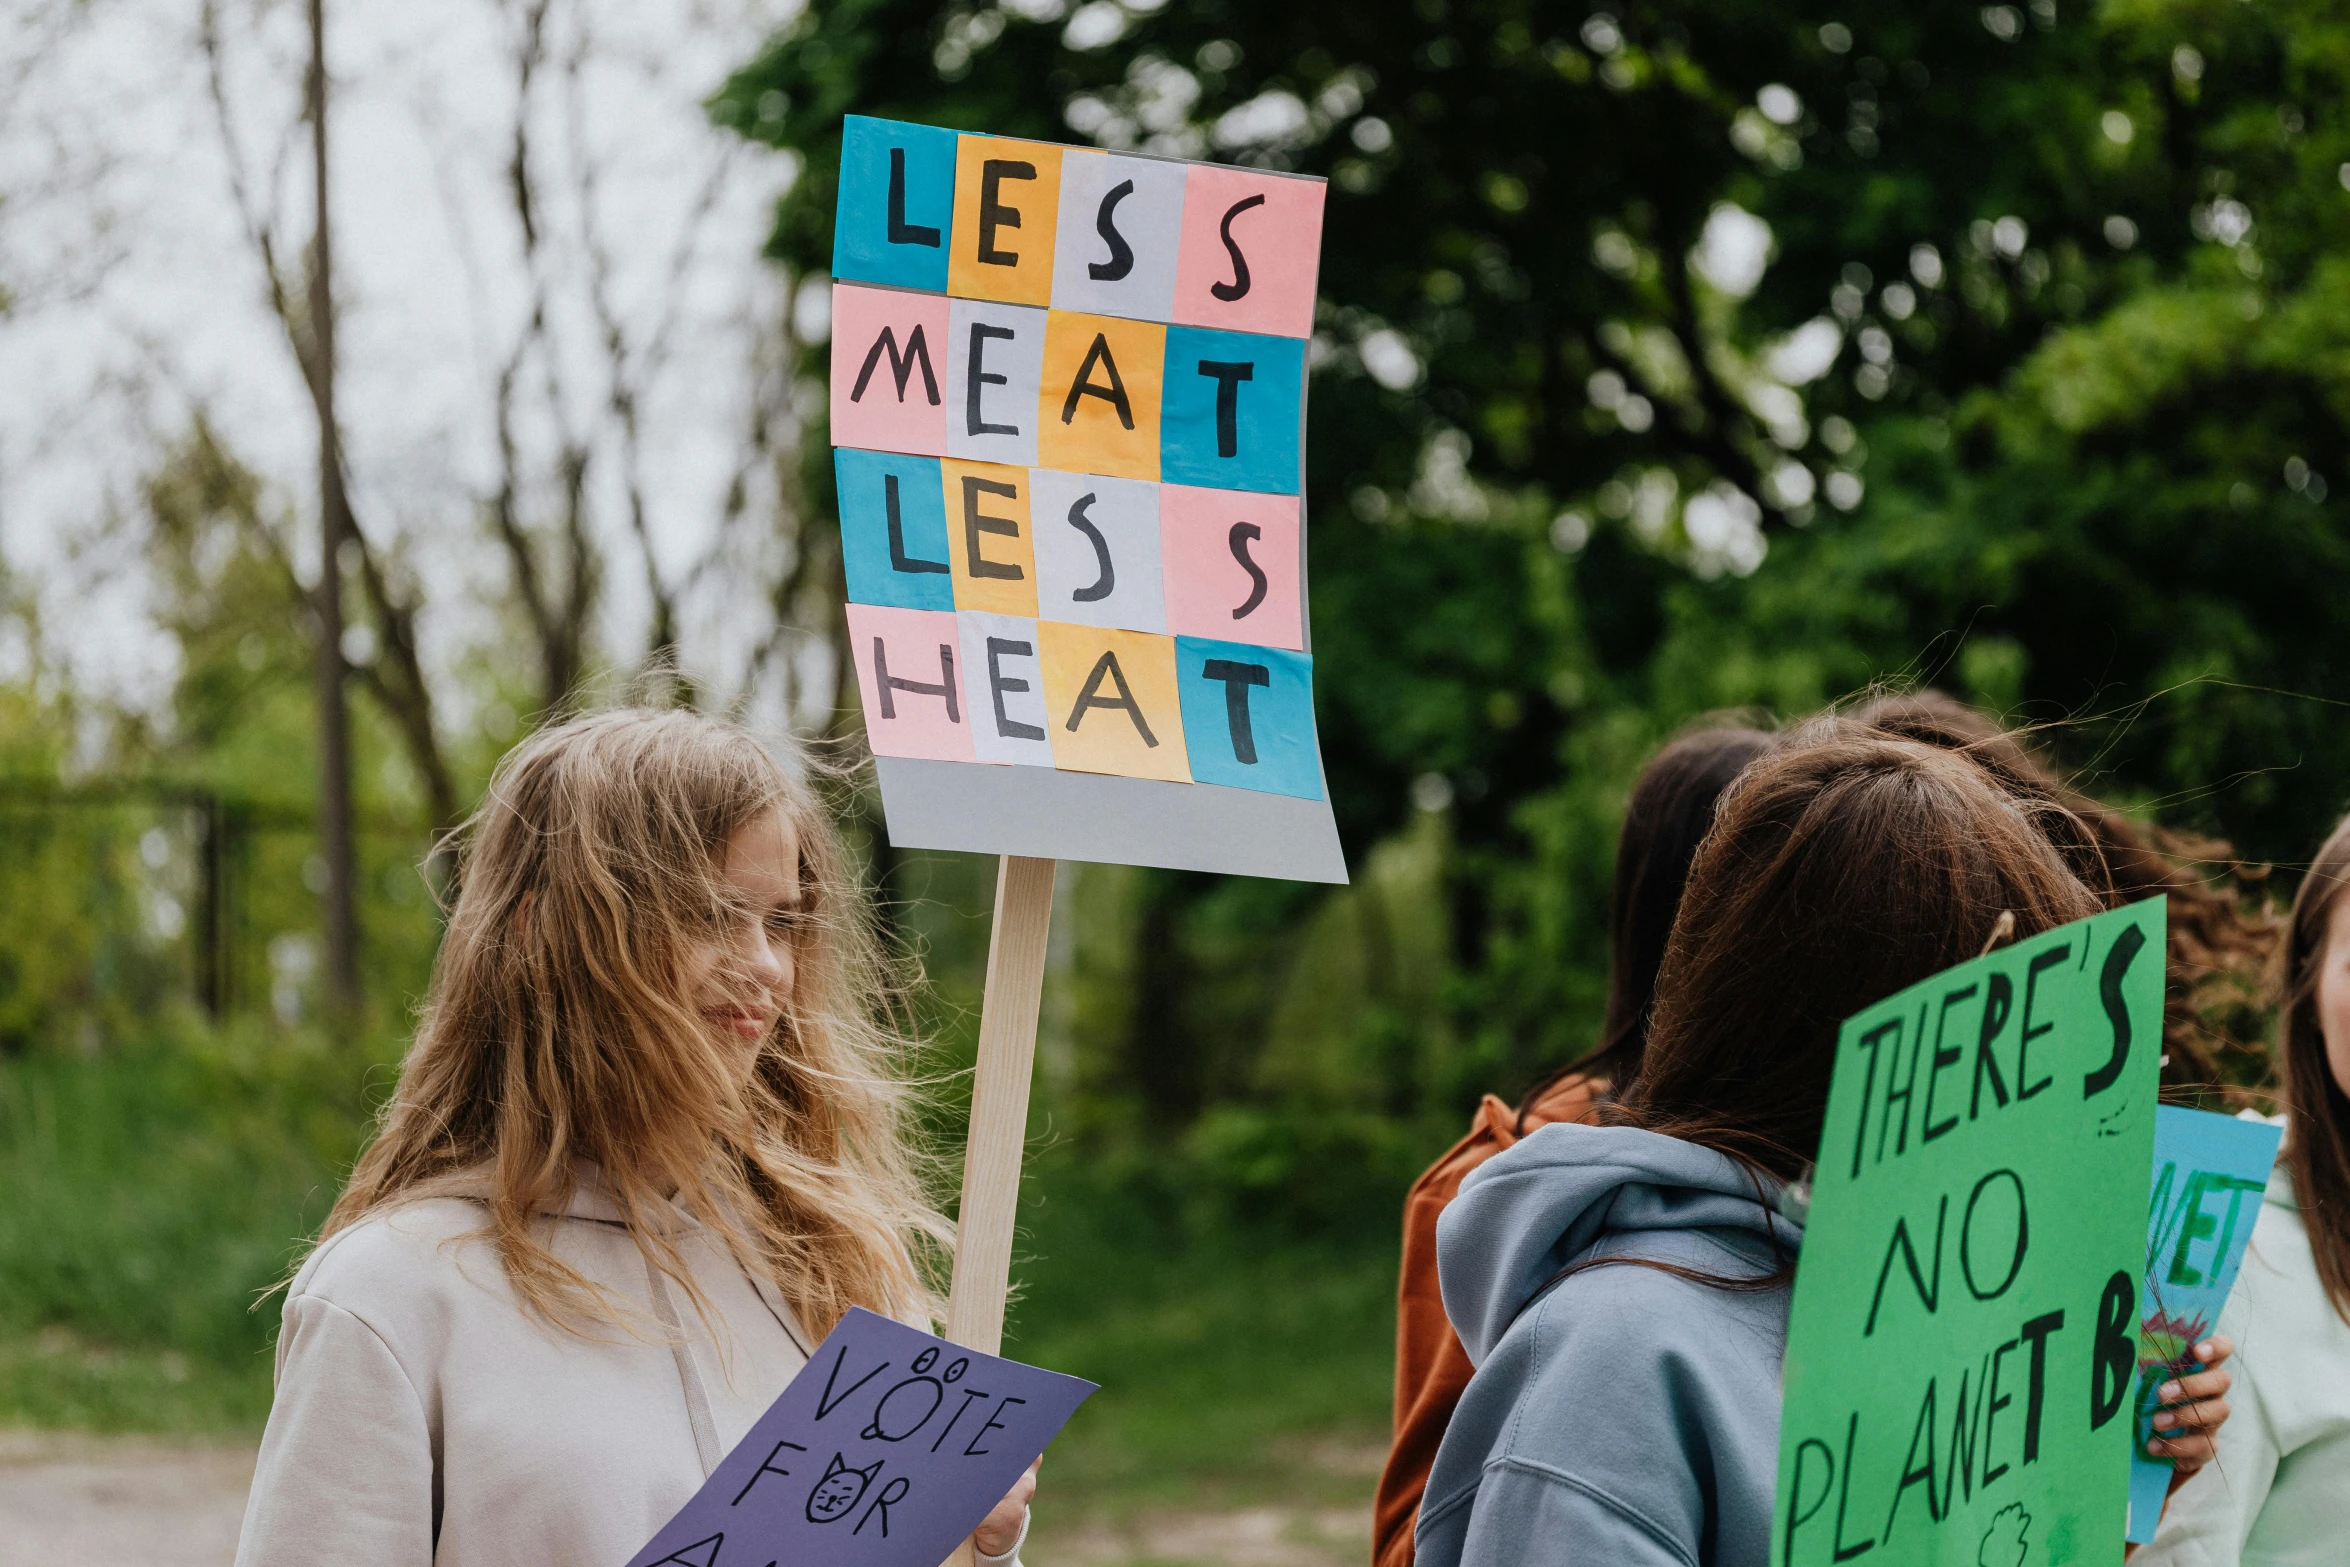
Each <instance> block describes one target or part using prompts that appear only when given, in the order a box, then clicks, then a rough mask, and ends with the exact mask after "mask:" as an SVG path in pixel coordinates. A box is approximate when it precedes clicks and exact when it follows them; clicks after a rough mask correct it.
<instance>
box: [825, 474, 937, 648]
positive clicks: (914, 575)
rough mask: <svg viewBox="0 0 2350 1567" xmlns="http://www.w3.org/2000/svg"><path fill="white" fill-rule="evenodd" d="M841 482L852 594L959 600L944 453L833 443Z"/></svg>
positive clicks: (931, 603) (881, 599) (922, 601)
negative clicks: (950, 553) (950, 550)
mask: <svg viewBox="0 0 2350 1567" xmlns="http://www.w3.org/2000/svg"><path fill="white" fill-rule="evenodd" d="M832 472H833V478H834V480H835V481H836V483H837V484H838V486H839V489H840V547H841V558H842V561H843V563H844V564H845V565H846V566H847V568H848V578H849V601H850V602H851V603H855V604H888V605H891V606H893V607H895V608H898V609H946V610H951V609H953V608H954V607H955V579H954V577H953V576H952V574H951V573H950V572H949V570H948V566H947V558H948V557H947V506H946V492H945V490H944V488H943V487H942V485H941V483H940V479H939V468H938V459H937V458H935V457H907V456H904V455H901V454H900V453H897V452H861V451H858V450H857V449H856V448H854V447H849V446H836V447H834V448H833V450H832Z"/></svg>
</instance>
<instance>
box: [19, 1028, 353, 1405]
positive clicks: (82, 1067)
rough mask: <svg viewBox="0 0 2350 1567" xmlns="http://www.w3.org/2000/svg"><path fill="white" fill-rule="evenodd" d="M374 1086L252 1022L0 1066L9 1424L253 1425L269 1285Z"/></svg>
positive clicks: (262, 1401)
mask: <svg viewBox="0 0 2350 1567" xmlns="http://www.w3.org/2000/svg"><path fill="white" fill-rule="evenodd" d="M394 1048H396V1047H395V1046H393V1045H392V1044H391V1042H389V1041H386V1042H384V1043H383V1047H382V1048H379V1049H376V1050H372V1051H370V1052H368V1053H367V1055H366V1056H365V1057H364V1059H365V1060H366V1061H369V1062H373V1063H375V1064H378V1065H381V1064H384V1063H386V1062H388V1060H389V1059H390V1056H391V1052H392V1050H393V1049H394ZM364 1080H365V1078H364V1077H363V1074H362V1073H361V1072H360V1071H357V1070H354V1061H353V1059H352V1057H351V1055H350V1053H349V1052H348V1050H347V1049H344V1048H337V1047H334V1046H330V1045H329V1043H328V1042H327V1041H325V1040H323V1039H320V1038H318V1037H316V1036H314V1035H295V1036H292V1037H287V1036H283V1035H280V1034H279V1033H277V1031H275V1030H272V1029H264V1028H262V1027H260V1026H258V1025H253V1026H247V1027H240V1028H235V1029H230V1030H226V1031H213V1030H209V1029H204V1028H201V1027H197V1026H193V1025H191V1026H188V1027H185V1028H181V1029H165V1030H159V1031H155V1032H153V1033H151V1034H150V1035H149V1036H147V1037H145V1038H143V1039H139V1040H136V1041H134V1042H130V1043H126V1044H123V1045H121V1046H120V1047H118V1048H117V1049H116V1050H114V1051H112V1052H110V1053H108V1054H107V1055H105V1056H100V1057H95V1058H64V1059H61V1058H58V1057H55V1056H52V1055H32V1056H27V1057H23V1058H20V1059H17V1060H13V1061H6V1062H0V1189H5V1190H6V1191H7V1192H8V1193H9V1199H10V1200H9V1201H8V1202H7V1203H6V1204H4V1205H0V1422H6V1421H10V1420H15V1421H31V1422H34V1423H38V1424H57V1425H76V1426H91V1427H97V1428H101V1429H117V1428H119V1429H134V1430H140V1429H148V1430H151V1429H158V1428H161V1429H191V1428H192V1429H202V1428H206V1427H212V1426H218V1425H223V1424H228V1425H245V1424H250V1423H257V1422H258V1421H259V1419H260V1417H261V1416H262V1415H263V1414H264V1413H266V1411H267V1409H268V1407H269V1346H270V1343H271V1341H272V1340H273V1339H274V1337H275V1328H276V1322H277V1310H276V1306H275V1304H274V1302H273V1301H271V1300H268V1299H265V1296H266V1295H267V1292H268V1291H269V1290H270V1289H271V1288H272V1287H273V1286H274V1285H276V1284H277V1283H279V1282H280V1281H281V1280H282V1279H284V1278H285V1276H286V1274H287V1272H288V1270H289V1268H290V1266H291V1265H292V1263H293V1261H294V1260H295V1259H297V1258H298V1257H299V1256H300V1255H301V1252H302V1250H303V1248H304V1245H305V1239H304V1238H305V1237H306V1236H308V1235H311V1234H315V1233H316V1230H317V1226H318V1223H319V1221H320V1220H321V1219H323V1218H324V1217H325V1216H326V1210H327V1207H328V1205H329V1204H331V1203H332V1201H333V1200H334V1195H335V1193H336V1192H337V1191H338V1190H339V1189H340V1186H341V1183H342V1177H343V1174H344V1172H345V1170H346V1169H347V1168H348V1167H349V1163H350V1161H351V1159H352V1158H353V1157H354V1156H355V1155H356V1153H357V1151H358V1147H359V1142H360V1138H361V1135H362V1132H363V1129H364V1128H365V1126H366V1124H367V1115H368V1106H367V1105H366V1104H365V1102H364V1100H363V1095H362V1093H361V1090H360V1085H361V1083H362V1082H363V1081H364ZM384 1080H385V1079H383V1078H380V1077H379V1078H378V1079H377V1082H378V1085H379V1086H380V1085H381V1083H382V1082H383V1081H384Z"/></svg>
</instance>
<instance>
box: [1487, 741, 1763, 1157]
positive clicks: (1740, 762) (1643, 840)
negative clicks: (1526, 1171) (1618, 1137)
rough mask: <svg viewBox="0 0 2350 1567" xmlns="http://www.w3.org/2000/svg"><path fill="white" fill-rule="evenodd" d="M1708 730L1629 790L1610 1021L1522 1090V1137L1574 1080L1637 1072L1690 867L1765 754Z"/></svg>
mask: <svg viewBox="0 0 2350 1567" xmlns="http://www.w3.org/2000/svg"><path fill="white" fill-rule="evenodd" d="M1700 722H1701V723H1704V724H1706V725H1707V727H1704V728H1698V729H1693V730H1691V731H1689V732H1688V733H1685V734H1683V735H1681V736H1680V737H1679V738H1678V739H1675V740H1672V741H1669V742H1668V743H1667V744H1666V745H1665V747H1664V748H1663V749H1662V750H1660V751H1658V752H1657V753H1656V755H1654V756H1652V757H1650V758H1649V759H1648V765H1647V766H1645V767H1643V768H1641V769H1640V777H1639V779H1638V781H1637V782H1635V783H1634V784H1633V785H1632V798H1631V799H1630V800H1628V801H1626V802H1625V805H1624V826H1623V831H1622V832H1621V834H1620V835H1619V836H1618V837H1617V839H1616V871H1615V892H1614V898H1613V901H1612V903H1611V904H1610V906H1609V910H1608V937H1609V940H1608V982H1607V1019H1606V1021H1605V1022H1604V1023H1603V1024H1601V1026H1600V1033H1599V1045H1598V1047H1597V1048H1595V1049H1593V1050H1592V1051H1591V1052H1590V1053H1588V1054H1587V1055H1584V1056H1582V1057H1580V1058H1579V1059H1577V1060H1575V1061H1571V1062H1569V1063H1568V1064H1567V1065H1565V1066H1562V1067H1560V1068H1558V1069H1557V1070H1556V1071H1553V1072H1551V1073H1549V1074H1548V1075H1546V1076H1544V1077H1543V1078H1542V1079H1541V1080H1540V1081H1538V1082H1537V1083H1535V1085H1534V1086H1533V1087H1532V1088H1530V1089H1528V1090H1527V1091H1526V1095H1525V1097H1524V1098H1523V1099H1521V1100H1520V1101H1519V1103H1518V1135H1519V1136H1521V1137H1523V1136H1525V1135H1526V1116H1527V1115H1528V1113H1529V1112H1530V1111H1531V1110H1532V1109H1533V1107H1534V1106H1535V1104H1537V1103H1538V1102H1540V1100H1541V1098H1542V1096H1543V1095H1544V1094H1546V1093H1548V1092H1549V1091H1550V1090H1551V1089H1552V1088H1553V1087H1554V1086H1556V1085H1557V1084H1558V1083H1560V1082H1561V1081H1563V1080H1565V1079H1566V1078H1569V1077H1584V1076H1590V1077H1602V1078H1606V1079H1609V1080H1610V1081H1612V1082H1614V1083H1616V1084H1618V1085H1622V1084H1625V1083H1629V1082H1630V1081H1631V1079H1632V1077H1633V1075H1634V1074H1635V1073H1637V1072H1638V1071H1639V1070H1640V1057H1641V1054H1642V1052H1643V1051H1645V1050H1646V1049H1647V1048H1648V1024H1649V1018H1650V1016H1651V1014H1652V1012H1653V1011H1654V1008H1655V1003H1656V976H1657V970H1658V969H1660V968H1661V967H1663V965H1664V961H1665V944H1666V943H1667V942H1668V941H1669V940H1670V939H1671V938H1672V934H1673V916H1674V915H1675V914H1676V913H1678V912H1679V911H1680V908H1681V890H1682V888H1684V887H1686V886H1687V885H1688V883H1689V864H1690V862H1691V861H1692V860H1694V859H1696V858H1697V846H1698V844H1699V843H1701V842H1703V841H1704V839H1705V835H1706V830H1707V829H1708V828H1710V827H1712V826H1713V823H1714V806H1715V804H1716V803H1717V802H1719V801H1720V799H1721V797H1722V791H1723V790H1725V789H1727V788H1729V787H1730V780H1732V779H1733V778H1736V777H1737V776H1738V773H1739V770H1740V769H1741V768H1743V767H1745V766H1746V764H1747V763H1749V762H1751V761H1753V760H1754V759H1755V758H1756V757H1758V756H1760V755H1762V754H1763V753H1764V752H1765V751H1767V750H1769V749H1770V748H1771V745H1772V737H1771V736H1770V735H1769V734H1767V733H1765V732H1764V731H1762V730H1760V729H1754V728H1749V727H1747V726H1745V725H1740V724H1730V723H1723V722H1721V721H1720V720H1700Z"/></svg>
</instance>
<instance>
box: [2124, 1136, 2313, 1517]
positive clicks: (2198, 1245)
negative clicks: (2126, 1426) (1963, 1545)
mask: <svg viewBox="0 0 2350 1567" xmlns="http://www.w3.org/2000/svg"><path fill="white" fill-rule="evenodd" d="M2283 1136H2284V1128H2283V1127H2281V1126H2274V1125H2271V1124H2270V1123H2268V1122H2266V1121H2245V1120H2238V1119H2236V1118H2234V1117H2232V1116H2225V1115H2210V1114H2207V1113H2206V1112H2204V1111H2201V1110H2183V1109H2180V1108H2179V1107H2177V1106H2175V1105H2164V1106H2162V1108H2161V1109H2160V1110H2159V1111H2157V1112H2156V1114H2155V1118H2154V1195H2153V1199H2152V1201H2150V1202H2149V1203H2148V1204H2147V1214H2146V1293H2145V1306H2144V1310H2143V1312H2142V1315H2141V1319H2140V1322H2139V1329H2138V1396H2137V1402H2136V1415H2137V1419H2136V1422H2135V1427H2134V1431H2133V1435H2134V1437H2135V1440H2134V1441H2133V1442H2132V1444H2131V1447H2130V1529H2129V1536H2128V1537H2129V1538H2130V1539H2131V1540H2133V1541H2135V1542H2137V1543H2138V1544H2141V1545H2143V1544H2144V1543H2145V1542H2147V1541H2148V1540H2151V1539H2153V1538H2154V1526H2155V1524H2156V1523H2158V1522H2159V1521H2160V1520H2161V1517H2162V1500H2163V1498H2164V1497H2165V1496H2166V1495H2168V1494H2169V1492H2170V1481H2171V1464H2170V1461H2169V1460H2168V1459H2162V1458H2154V1457H2150V1456H2149V1455H2148V1454H2147V1452H2146V1442H2147V1439H2148V1438H2149V1437H2151V1436H2153V1435H2154V1427H2153V1419H2154V1412H2155V1410H2157V1409H2159V1408H2160V1407H2161V1404H2160V1403H2159V1402H2158V1401H2157V1399H2156V1398H2155V1390H2156V1389H2158V1388H2160V1387H2161V1386H2162V1384H2163V1383H2165V1382H2168V1381H2170V1380H2171V1379H2172V1378H2173V1377H2176V1376H2180V1375H2183V1374H2184V1373H2186V1372H2189V1371H2193V1370H2196V1369H2198V1368H2199V1365H2200V1362H2198V1361H2197V1360H2196V1359H2195V1357H2194V1353H2193V1351H2194V1348H2195V1346H2196V1345H2197V1344H2200V1343H2201V1342H2203V1340H2205V1339H2207V1338H2209V1337H2211V1330H2212V1325H2213V1324H2214V1323H2216V1322H2217V1321H2218V1320H2219V1313H2220V1308H2221V1307H2222V1306H2225V1305H2226V1304H2227V1303H2228V1290H2229V1289H2230V1288H2231V1287H2232V1286H2233V1285H2234V1284H2235V1282H2236V1270H2237V1268H2239V1267H2240V1266H2242V1264H2243V1261H2244V1248H2245V1247H2247V1246H2249V1245H2251V1244H2252V1226H2253V1223H2254V1221H2255V1220H2257V1219H2258V1218H2259V1217H2260V1202H2261V1196H2262V1194H2263V1193H2264V1192H2266V1191H2267V1190H2268V1176H2269V1168H2270V1166H2272V1165H2274V1164H2275V1163H2276V1157H2277V1143H2278V1141H2279V1140H2280V1139H2281V1138H2282V1137H2283Z"/></svg>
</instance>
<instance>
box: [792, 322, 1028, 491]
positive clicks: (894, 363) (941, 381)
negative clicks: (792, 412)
mask: <svg viewBox="0 0 2350 1567" xmlns="http://www.w3.org/2000/svg"><path fill="white" fill-rule="evenodd" d="M1038 313H1039V314H1042V312H1041V311H1040V312H1038ZM947 390H948V388H947V300H946V296H945V295H944V294H909V293H905V292H903V291H902V290H898V289H890V288H858V287H856V286H855V285H853V284H848V283H835V284H833V285H832V444H833V445H835V446H861V447H863V448H865V449H866V450H867V451H875V452H913V453H916V454H918V455H920V456H924V457H943V456H945V455H946V449H947V410H946V396H947Z"/></svg>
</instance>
